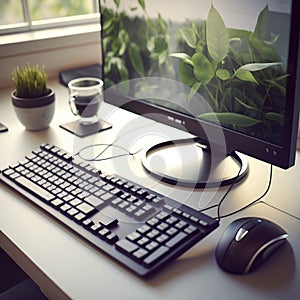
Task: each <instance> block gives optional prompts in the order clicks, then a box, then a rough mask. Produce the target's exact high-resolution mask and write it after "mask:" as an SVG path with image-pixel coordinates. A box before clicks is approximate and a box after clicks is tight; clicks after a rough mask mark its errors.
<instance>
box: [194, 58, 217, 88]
mask: <svg viewBox="0 0 300 300" xmlns="http://www.w3.org/2000/svg"><path fill="white" fill-rule="evenodd" d="M192 62H193V64H194V75H195V77H196V78H197V80H198V81H199V82H201V83H202V84H208V83H209V82H210V81H211V80H212V78H213V77H214V76H215V72H214V69H213V67H212V65H211V63H210V61H209V60H208V59H207V58H206V56H205V55H203V54H202V53H195V54H194V55H193V57H192Z"/></svg>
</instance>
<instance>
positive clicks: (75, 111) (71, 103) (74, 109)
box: [69, 93, 79, 116]
mask: <svg viewBox="0 0 300 300" xmlns="http://www.w3.org/2000/svg"><path fill="white" fill-rule="evenodd" d="M77 95H78V93H72V94H71V95H70V97H69V106H70V108H71V111H72V113H73V115H74V116H78V115H79V111H78V109H77V107H76V104H75V101H76V99H77Z"/></svg>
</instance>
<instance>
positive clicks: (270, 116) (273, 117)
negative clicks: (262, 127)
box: [265, 112, 284, 126]
mask: <svg viewBox="0 0 300 300" xmlns="http://www.w3.org/2000/svg"><path fill="white" fill-rule="evenodd" d="M265 118H266V119H267V120H269V121H274V122H276V123H278V124H279V125H280V126H283V125H284V116H283V115H281V114H278V113H274V112H268V113H266V115H265Z"/></svg>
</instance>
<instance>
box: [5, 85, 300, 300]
mask: <svg viewBox="0 0 300 300" xmlns="http://www.w3.org/2000/svg"><path fill="white" fill-rule="evenodd" d="M51 84H52V86H53V87H54V88H55V91H56V95H57V107H56V113H55V117H54V120H53V122H52V123H51V126H50V128H49V129H47V130H44V131H40V132H29V131H26V130H24V129H23V127H22V125H21V124H20V123H19V122H18V120H17V118H16V116H15V114H14V112H13V108H12V106H11V104H10V96H9V94H10V90H3V91H1V93H0V121H1V122H3V123H4V124H6V125H7V126H8V127H9V132H7V133H2V134H0V151H1V156H0V169H3V168H4V167H5V166H7V165H8V164H12V163H13V162H16V161H17V160H19V159H21V158H22V157H23V156H24V155H26V154H28V153H29V152H30V151H31V150H34V149H35V148H37V147H38V146H39V145H40V144H41V143H44V142H50V143H53V144H55V145H57V146H60V147H61V148H63V149H65V150H67V151H69V152H74V151H75V150H76V149H79V148H81V147H82V146H87V145H89V144H92V143H95V142H98V143H99V142H112V141H113V140H114V139H115V137H120V136H122V137H120V138H119V140H118V144H120V145H123V146H125V147H127V148H130V149H131V150H137V149H139V147H142V146H145V145H146V144H149V142H155V141H156V140H160V139H161V138H164V137H169V138H176V137H179V136H181V135H184V134H183V133H180V132H178V131H177V130H175V129H171V128H168V127H166V126H163V125H160V124H155V123H154V122H153V121H151V120H147V119H142V118H140V117H137V116H134V115H133V114H130V113H128V112H125V111H121V110H116V109H115V108H113V107H112V106H110V105H107V104H106V105H104V106H103V108H102V115H103V117H104V118H105V119H107V120H108V121H109V122H111V123H112V124H113V129H111V130H108V131H106V132H102V133H100V134H97V135H95V136H91V137H87V138H84V139H79V138H76V137H74V136H73V135H72V134H70V133H68V132H67V131H65V130H63V129H61V128H59V125H60V124H62V123H65V122H68V121H71V120H73V116H72V114H71V112H70V110H69V108H68V106H67V94H68V93H67V89H66V88H64V87H63V86H61V85H59V84H58V83H56V82H52V83H51ZM137 118H138V122H137ZM136 124H139V125H138V126H141V125H142V124H145V125H148V126H146V127H144V128H140V129H138V128H136V129H135V130H134V128H135V127H137V125H136ZM127 131H129V133H127V134H126V135H124V133H125V132H127ZM113 151H115V150H113ZM249 163H250V173H249V176H248V177H247V178H246V180H245V181H244V182H243V183H242V184H237V185H236V186H235V187H234V189H233V190H232V192H231V193H230V194H229V196H228V198H227V200H226V201H225V203H224V205H223V207H222V212H223V213H226V212H230V211H233V210H236V209H238V208H240V207H241V206H243V205H245V204H247V203H249V202H251V201H252V200H254V199H256V198H257V197H258V196H260V195H261V194H262V193H263V192H264V190H265V188H266V186H267V182H268V176H269V166H268V165H266V164H264V163H262V162H259V161H256V160H254V159H251V158H249ZM96 166H97V167H98V168H101V169H102V170H104V171H108V172H117V173H119V174H120V175H122V176H125V177H127V178H129V179H131V180H134V181H136V182H138V183H141V184H144V185H147V186H149V187H151V188H153V189H155V190H157V191H159V192H161V193H164V194H166V195H168V196H170V197H173V198H175V199H177V200H178V201H181V202H185V203H187V204H188V205H191V206H193V207H195V208H202V207H203V206H205V205H211V204H213V203H217V202H218V200H219V199H220V198H221V197H222V195H223V194H224V193H225V191H226V189H227V188H222V189H219V190H218V189H207V190H205V191H204V192H203V190H200V189H198V190H196V191H192V190H190V189H185V188H179V187H176V188H174V187H172V186H169V185H167V184H161V183H158V182H156V181H155V180H154V179H153V178H150V177H149V176H148V175H147V174H146V173H145V171H144V170H143V168H142V166H141V163H140V160H139V155H136V156H135V157H134V158H130V157H126V156H125V157H122V158H118V159H115V160H113V161H112V160H108V161H105V162H102V163H97V165H96ZM299 176H300V163H298V164H297V165H296V166H295V167H293V168H291V169H290V170H288V171H283V170H279V169H277V168H275V172H274V177H273V183H272V187H271V190H270V192H269V193H268V194H267V196H266V197H265V198H264V203H259V204H257V205H255V206H252V207H251V208H250V209H248V210H246V211H243V212H242V213H239V214H237V215H234V216H232V217H230V218H226V219H224V220H222V222H221V225H220V227H219V228H218V229H217V230H215V231H214V232H213V233H212V234H211V235H209V236H208V237H207V238H206V239H205V240H203V241H201V242H200V243H198V244H197V245H196V246H194V247H193V248H192V249H190V251H188V252H187V253H185V254H184V255H182V257H180V258H179V259H177V260H176V261H175V262H174V263H172V264H171V265H169V266H168V267H167V268H166V269H164V270H163V271H162V272H161V273H159V274H158V275H157V276H155V277H154V278H152V279H150V280H143V279H140V278H138V277H136V276H135V275H133V274H132V273H130V272H129V271H127V270H126V269H124V268H123V267H121V266H120V265H118V264H116V263H115V262H113V261H112V260H111V259H109V258H107V257H106V256H105V255H103V254H101V253H100V252H98V251H96V250H95V249H94V248H93V247H91V246H89V245H88V244H87V243H85V242H83V241H82V240H81V239H80V238H78V237H77V236H75V235H74V234H72V233H71V232H70V231H68V230H67V229H65V228H64V227H63V226H61V225H60V224H58V223H56V221H54V220H53V219H52V218H50V217H49V216H47V215H46V214H44V213H43V212H41V211H40V210H39V209H37V208H36V207H35V206H33V205H32V204H30V203H29V202H27V201H26V200H25V199H24V198H23V197H22V196H20V195H18V194H16V193H15V192H13V191H12V190H11V189H9V188H7V187H6V186H5V185H4V184H3V183H0V230H1V234H0V246H1V247H2V248H3V249H4V250H5V251H7V252H8V253H9V255H10V256H11V257H12V258H13V259H14V260H15V261H16V262H17V263H18V264H19V265H20V266H21V267H22V268H23V269H24V270H25V271H26V272H27V273H28V274H29V276H31V277H32V279H33V280H35V281H36V283H37V284H38V285H39V286H40V287H41V288H42V290H43V292H44V293H45V294H46V295H47V296H48V297H49V298H52V299H60V298H61V299H63V298H73V299H106V300H108V299H132V300H133V299H138V300H140V299H143V300H150V299H164V300H167V299H172V300H174V299H185V300H190V299H191V300H192V299H207V300H215V299H231V300H232V299H244V300H246V299H256V300H258V299H263V300H266V299H272V300H273V299H284V300H287V299H289V300H292V299H298V297H299V295H300V284H299V283H300V230H299V229H300V205H299V203H300V202H299V201H300V198H299V195H300V184H299ZM211 214H212V216H215V215H216V212H215V211H212V212H211ZM248 215H254V216H260V217H265V218H268V219H271V220H273V221H274V222H276V223H277V224H279V225H281V226H282V227H283V228H285V229H286V231H287V232H288V233H289V244H287V245H286V246H284V247H283V248H282V249H280V251H278V252H276V253H275V254H274V255H273V256H272V257H271V258H270V259H269V260H268V261H267V262H266V263H265V264H264V265H263V266H262V267H261V268H260V269H258V270H257V271H255V272H253V273H251V274H249V275H244V276H237V275H230V274H227V273H225V272H223V271H221V270H220V268H219V267H218V266H217V264H216V262H215V258H214V249H215V247H216V244H217V241H218V239H219V237H220V235H221V234H222V232H223V231H224V229H225V228H226V226H227V225H228V224H229V223H230V222H232V221H233V220H234V219H236V218H239V217H242V216H248ZM292 215H293V216H292Z"/></svg>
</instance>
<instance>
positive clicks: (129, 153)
mask: <svg viewBox="0 0 300 300" xmlns="http://www.w3.org/2000/svg"><path fill="white" fill-rule="evenodd" d="M156 123H157V122H152V123H151V124H147V125H144V126H140V127H138V128H134V129H131V130H128V131H126V132H125V133H123V134H121V135H120V136H119V137H117V138H116V139H115V140H114V141H113V142H112V143H107V144H102V143H100V144H92V145H88V146H85V147H83V148H81V149H80V150H79V151H78V152H77V153H75V156H79V157H80V158H81V159H83V160H85V161H90V162H91V161H95V162H97V161H104V160H109V159H114V158H118V157H122V156H129V155H131V156H134V155H136V154H137V153H139V152H141V151H142V150H143V148H141V149H139V150H137V151H135V152H130V151H128V150H127V149H125V148H124V147H122V146H119V145H116V144H115V143H116V142H117V141H118V140H119V139H121V138H122V137H123V136H125V135H126V134H128V133H130V132H132V131H135V130H138V129H141V128H144V127H148V126H152V125H154V124H156ZM97 146H106V147H105V148H104V149H103V150H102V151H101V152H100V153H99V154H97V155H96V156H95V157H93V158H85V157H83V155H82V152H83V151H84V150H87V149H89V148H92V147H97ZM110 147H117V148H119V149H122V150H124V151H125V152H127V153H124V154H119V155H115V156H110V157H106V158H99V157H100V156H101V155H102V154H104V153H105V152H106V151H107V150H108V149H109V148H110Z"/></svg>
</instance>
